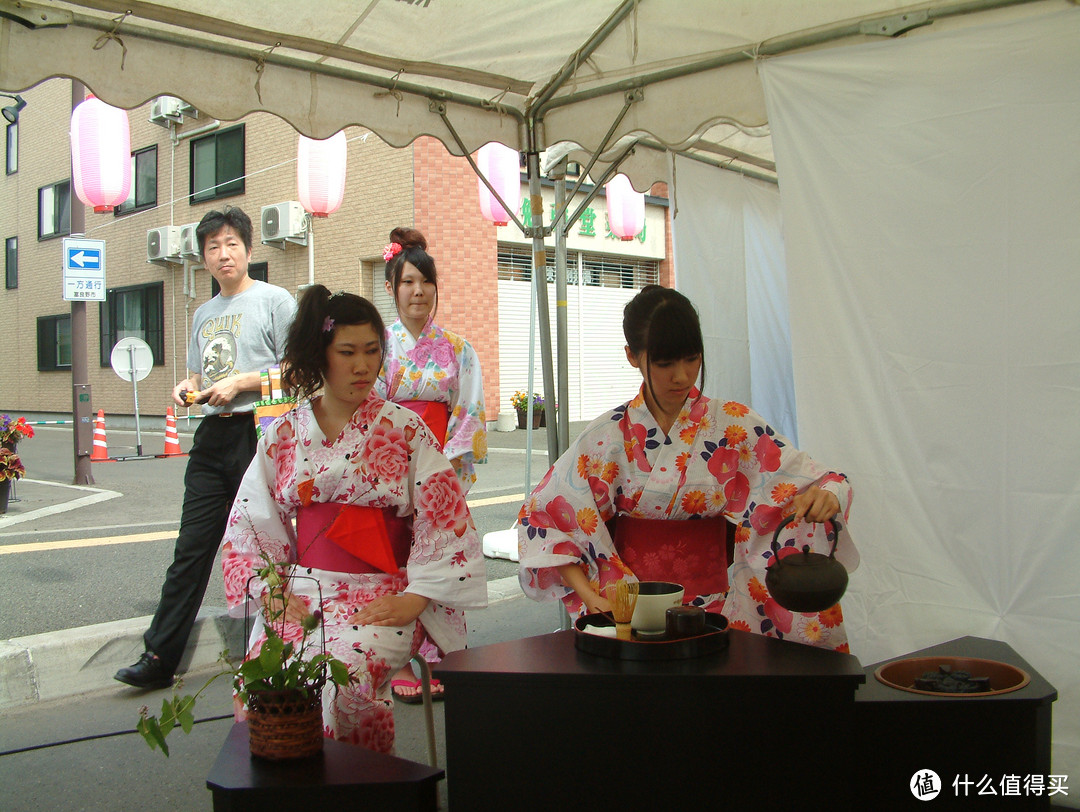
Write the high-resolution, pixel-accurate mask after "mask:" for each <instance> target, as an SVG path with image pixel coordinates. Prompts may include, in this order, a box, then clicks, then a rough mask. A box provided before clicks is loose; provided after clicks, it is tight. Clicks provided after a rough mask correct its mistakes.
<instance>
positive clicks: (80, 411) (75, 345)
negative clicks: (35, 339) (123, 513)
mask: <svg viewBox="0 0 1080 812" xmlns="http://www.w3.org/2000/svg"><path fill="white" fill-rule="evenodd" d="M85 96H86V86H85V85H83V83H82V82H80V81H78V80H75V79H72V80H71V110H72V112H74V111H75V108H76V107H78V106H79V105H80V104H82V101H83V99H84V98H85ZM68 201H69V205H70V207H71V211H70V215H69V223H70V225H71V229H70V231H71V234H73V235H75V234H79V235H82V234H84V232H85V231H86V207H85V206H84V205H83V202H82V201H81V200H79V198H78V196H77V195H76V194H75V178H74V173H72V178H71V184H70V187H69V189H68ZM92 404H93V401H92V400H91V398H90V368H89V363H88V361H87V358H86V302H79V301H75V300H72V302H71V423H72V435H73V436H72V439H73V443H74V450H75V480H74V483H75V484H76V485H93V484H94V476H93V474H92V473H91V472H90V465H91V464H90V454H91V452H92V451H93V437H94V434H93V429H92V428H91V425H90V417H91V414H92V412H93V406H92Z"/></svg>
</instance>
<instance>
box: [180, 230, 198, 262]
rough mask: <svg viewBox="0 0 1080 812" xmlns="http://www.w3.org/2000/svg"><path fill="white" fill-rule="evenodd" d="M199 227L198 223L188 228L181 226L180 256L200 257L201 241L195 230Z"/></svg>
mask: <svg viewBox="0 0 1080 812" xmlns="http://www.w3.org/2000/svg"><path fill="white" fill-rule="evenodd" d="M198 227H199V224H198V223H188V224H187V225H186V226H180V256H182V257H198V256H199V239H198V237H196V236H195V229H197V228H198Z"/></svg>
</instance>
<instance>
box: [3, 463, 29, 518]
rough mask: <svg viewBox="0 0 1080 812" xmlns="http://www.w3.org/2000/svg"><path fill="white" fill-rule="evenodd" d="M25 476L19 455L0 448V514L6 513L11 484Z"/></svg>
mask: <svg viewBox="0 0 1080 812" xmlns="http://www.w3.org/2000/svg"><path fill="white" fill-rule="evenodd" d="M24 476H26V467H25V466H24V465H23V463H22V460H21V459H19V455H18V454H16V453H15V452H14V451H12V450H11V449H10V448H8V447H7V446H3V447H0V513H7V509H8V498H9V497H10V496H11V483H12V482H14V481H15V480H16V479H19V478H21V477H24Z"/></svg>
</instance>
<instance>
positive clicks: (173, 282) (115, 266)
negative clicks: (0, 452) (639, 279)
mask: <svg viewBox="0 0 1080 812" xmlns="http://www.w3.org/2000/svg"><path fill="white" fill-rule="evenodd" d="M22 95H23V97H24V98H25V99H26V100H27V106H26V108H25V109H23V111H22V113H21V115H20V120H19V141H20V146H19V168H18V171H17V172H15V173H13V174H9V175H7V176H0V238H6V237H11V236H17V237H18V240H19V246H18V258H19V284H18V288H17V289H15V290H2V291H0V319H2V321H3V323H4V324H5V325H7V326H8V330H7V334H6V336H5V345H6V349H7V352H6V353H5V359H6V360H5V363H4V364H2V365H0V409H3V410H6V411H15V412H21V413H55V414H58V415H61V416H62V415H63V414H64V413H70V409H71V373H70V370H66V369H65V370H58V371H41V372H39V371H38V368H37V332H36V325H37V319H38V317H39V316H47V315H63V314H68V313H70V312H71V303H70V302H67V301H65V300H64V299H63V293H62V276H63V273H62V261H63V260H62V248H63V239H62V237H56V238H52V239H45V240H38V239H37V231H38V222H37V218H38V190H39V189H40V188H41V187H42V186H45V185H48V184H53V183H56V182H58V181H62V180H65V179H67V178H68V177H69V176H70V145H69V140H68V129H69V127H68V122H69V119H70V114H71V82H70V81H68V80H65V79H54V80H50V81H47V82H44V83H42V84H41V85H38V86H36V87H34V88H31V89H29V90H27V91H25V92H23V93H22ZM150 107H151V105H150V104H149V103H147V104H145V105H143V106H141V107H139V108H136V109H133V110H130V111H129V112H128V118H129V122H130V128H131V149H132V151H133V152H136V151H139V150H142V149H145V148H148V147H154V146H156V148H157V204H156V206H153V207H151V208H147V209H143V210H139V211H134V212H130V213H127V214H124V215H121V216H116V215H114V214H113V213H111V212H110V213H103V214H95V213H94V212H93V211H92V210H91V209H89V208H87V209H85V212H86V215H85V217H86V227H85V235H86V236H87V237H88V238H94V239H102V240H104V241H105V243H106V285H107V287H108V288H117V287H126V286H131V285H145V284H148V283H161V285H162V290H163V329H164V348H165V350H164V358H163V361H164V363H163V364H161V365H158V366H155V367H154V369H153V370H152V371H151V373H150V375H149V376H148V377H147V378H146V379H144V380H143V381H140V383H139V404H140V412H141V415H142V416H144V417H147V418H158V419H162V418H163V416H164V413H165V409H166V408H167V407H168V406H169V405H171V398H170V394H171V391H172V388H173V386H175V384H176V382H177V381H178V380H180V379H182V378H183V377H185V376H186V366H187V363H186V356H187V350H186V348H187V339H188V334H189V332H190V325H191V318H192V316H193V315H194V312H195V310H196V308H197V307H198V306H199V305H200V304H202V303H203V302H205V301H207V300H208V299H209V298H210V295H211V281H212V280H211V277H210V274H209V273H207V272H206V271H205V270H202V269H201V268H200V267H199V266H198V265H197V264H196V266H195V269H194V270H193V271H192V272H188V271H186V270H185V266H184V265H183V264H178V263H150V262H147V260H146V244H147V231H149V230H150V229H155V228H159V227H161V226H166V225H176V226H181V225H184V224H188V223H195V222H198V221H199V219H200V218H201V217H202V216H203V214H205V213H206V212H207V211H208V210H210V209H212V208H219V209H220V208H223V207H225V206H239V207H240V208H242V209H243V210H244V211H245V212H247V214H248V215H249V216H250V217H251V219H252V223H253V227H254V234H253V245H252V257H251V261H252V263H261V262H265V263H266V264H267V276H268V280H269V281H270V282H271V283H272V284H276V285H280V286H281V287H284V288H286V289H287V290H289V291H291V292H293V293H295V292H296V291H297V289H298V287H299V286H301V285H304V284H306V283H307V281H308V256H309V250H308V248H307V247H304V246H300V245H295V244H292V243H284V244H281V245H283V248H282V247H277V246H276V245H274V244H270V245H264V244H262V242H261V234H260V218H261V210H262V208H263V207H264V206H269V205H272V204H275V203H282V202H285V201H290V200H296V199H297V186H296V144H297V133H296V131H295V130H294V129H293V128H292V126H291V125H289V124H287V123H286V122H284V121H281V120H280V119H277V118H276V117H274V116H271V115H269V114H265V113H257V114H252V115H250V116H247V117H246V118H245V119H244V121H243V127H244V142H245V149H244V158H245V187H244V191H243V193H242V194H237V195H232V196H229V197H223V198H219V199H215V200H211V201H206V202H202V203H198V204H192V203H191V202H190V199H189V194H190V178H191V172H190V156H191V142H192V140H193V139H194V138H200V137H205V136H206V135H207V134H209V133H214V132H221V131H223V130H226V129H228V128H231V127H234V126H237V123H236V122H224V121H223V122H214V121H213V120H212V119H211V118H210V117H208V116H206V115H205V114H204V115H202V116H200V117H199V118H197V119H191V118H185V119H184V121H183V123H182V124H180V125H179V126H177V127H175V128H172V129H169V128H166V127H164V126H161V125H160V124H155V123H151V122H150V121H149V118H150ZM346 138H347V143H348V170H347V174H346V184H345V197H344V202H343V204H342V206H341V208H340V209H339V210H338V211H337V212H335V213H333V214H331V215H330V216H329V217H327V218H318V219H316V221H315V223H314V243H313V245H314V247H313V253H314V278H315V281H316V282H318V283H321V284H324V285H326V286H327V287H328V288H330V289H331V290H348V291H354V292H358V293H360V294H361V295H364V296H368V297H371V296H372V294H373V285H377V286H380V287H381V285H382V280H383V273H382V271H383V267H384V261H383V259H382V249H383V246H384V245H385V244H386V243H387V242H388V238H389V234H390V231H391V230H392V229H393V228H394V227H395V226H400V225H413V226H415V227H416V228H418V229H420V231H422V232H423V233H424V234H425V236H426V237H427V239H428V245H429V249H430V251H431V253H432V255H433V256H434V258H435V261H436V266H437V268H438V270H439V277H440V302H439V310H438V316H437V318H438V321H439V323H440V324H442V325H443V326H445V327H446V328H448V329H450V330H453V331H455V332H457V333H459V334H461V335H463V336H465V337H466V338H467V339H468V340H469V341H470V343H471V344H472V345H473V347H474V348H475V349H476V351H477V353H478V355H479V357H480V361H481V367H482V371H483V376H484V392H485V400H486V403H485V406H486V411H487V418H488V420H494V419H495V418H496V417H497V415H498V409H499V364H500V353H499V345H498V335H499V301H498V272H497V249H498V242H497V236H496V230H495V227H494V226H492V225H490V224H489V223H487V222H486V221H485V220H484V219H483V218H482V217H481V215H480V209H479V204H478V202H477V181H476V177H475V176H474V174H473V172H472V169H471V168H470V166H469V164H468V162H467V161H466V160H465V159H463V158H458V157H454V156H451V155H450V154H449V153H448V152H447V150H446V148H445V147H444V146H443V145H442V143H441V142H439V141H438V140H436V139H434V138H431V137H427V136H425V137H420V138H418V139H417V140H416V141H415V142H413V144H411V145H410V146H407V147H403V148H394V147H391V146H389V145H387V144H386V143H384V142H383V141H382V140H381V139H380V138H379V137H378V136H376V135H375V134H373V133H370V132H368V131H366V130H364V129H362V128H359V127H349V128H347V130H346ZM659 186H660V187H662V188H663V191H666V187H663V184H660V185H659ZM73 202H74V205H81V204H80V203H79V201H78V200H77V198H76V199H74V201H73ZM667 256H668V257H669V259H668V260H665V261H663V262H662V263H661V266H660V281H661V283H662V284H670V282H671V270H670V264H671V263H670V256H671V235H670V228H668V234H667ZM196 263H197V261H196ZM191 277H193V279H194V287H193V290H192V291H191V295H189V294H188V291H187V290H186V280H187V279H188V278H191ZM86 312H87V344H86V347H85V348H74V351H75V352H80V351H85V353H86V356H87V359H88V368H89V382H90V384H91V387H92V405H93V409H94V410H95V411H96V410H98V409H104V411H105V412H106V414H107V415H109V414H115V415H130V414H131V412H132V391H131V384H130V383H129V382H127V381H124V380H121V379H120V378H119V377H118V376H117V375H116V374H115V373H114V372H113V371H112V369H111V367H109V366H108V365H105V366H102V365H101V360H100V359H101V354H100V319H99V312H100V306H99V304H98V303H97V302H93V301H91V302H88V303H87V304H86ZM181 413H182V412H181Z"/></svg>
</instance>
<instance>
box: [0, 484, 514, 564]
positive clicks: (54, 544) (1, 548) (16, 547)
mask: <svg viewBox="0 0 1080 812" xmlns="http://www.w3.org/2000/svg"><path fill="white" fill-rule="evenodd" d="M521 501H522V499H521V496H520V494H509V495H507V496H489V497H487V498H485V499H474V500H472V501H470V502H469V507H470V508H477V507H484V506H486V505H501V504H506V503H508V502H521ZM174 538H176V531H175V530H163V531H158V532H156V533H132V534H131V535H129V536H99V537H98V538H92V539H68V540H67V541H38V542H32V543H29V544H0V555H10V554H11V553H43V552H48V551H50V550H75V549H79V548H81V547H108V546H110V545H114V544H136V543H139V542H143V541H164V540H166V539H174Z"/></svg>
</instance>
